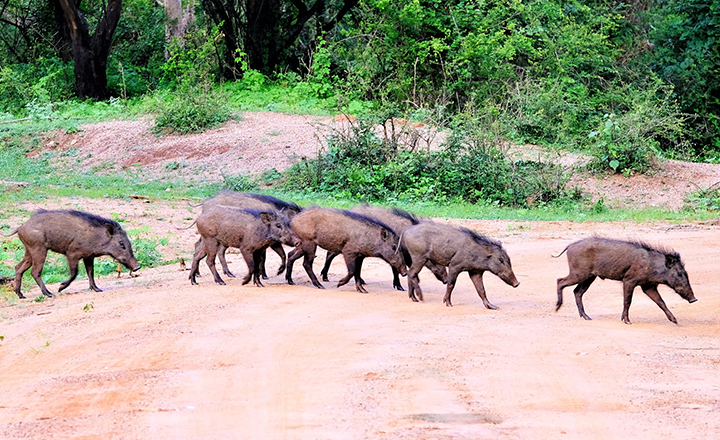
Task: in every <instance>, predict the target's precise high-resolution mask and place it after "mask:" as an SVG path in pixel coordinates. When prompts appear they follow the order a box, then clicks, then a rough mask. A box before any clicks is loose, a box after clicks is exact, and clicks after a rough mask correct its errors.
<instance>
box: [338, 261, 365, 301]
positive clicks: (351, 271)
mask: <svg viewBox="0 0 720 440" xmlns="http://www.w3.org/2000/svg"><path fill="white" fill-rule="evenodd" d="M343 257H345V265H346V266H347V271H348V273H347V275H345V276H344V277H343V278H342V279H341V280H340V281H338V285H337V286H338V287H341V286H344V285H345V284H347V283H348V281H350V278H353V277H355V290H357V291H358V292H360V293H367V290H365V288H364V287H363V286H362V282H360V269H361V268H362V261H363V257H361V256H359V255H357V254H355V253H344V254H343Z"/></svg>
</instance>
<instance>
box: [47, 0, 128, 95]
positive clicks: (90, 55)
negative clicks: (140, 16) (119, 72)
mask: <svg viewBox="0 0 720 440" xmlns="http://www.w3.org/2000/svg"><path fill="white" fill-rule="evenodd" d="M58 1H59V2H60V6H61V7H62V10H63V13H64V16H65V21H66V22H67V25H68V29H69V30H70V39H71V41H72V50H73V62H74V70H75V93H77V95H78V97H80V99H87V98H94V99H106V98H108V96H109V93H108V89H107V59H108V55H110V45H111V43H112V35H113V33H114V32H115V29H116V28H117V24H118V21H119V20H120V13H121V11H122V0H108V2H107V4H106V5H105V6H106V8H105V14H104V15H103V17H102V18H101V19H100V21H99V22H98V24H97V27H96V28H95V33H94V34H93V35H92V37H91V36H90V31H89V26H88V23H87V20H85V17H83V15H82V13H81V12H80V11H79V10H78V5H77V4H76V3H75V1H74V0H58ZM78 3H79V2H78Z"/></svg>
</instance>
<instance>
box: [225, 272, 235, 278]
mask: <svg viewBox="0 0 720 440" xmlns="http://www.w3.org/2000/svg"><path fill="white" fill-rule="evenodd" d="M225 275H227V276H229V277H230V278H235V274H234V273H232V272H225Z"/></svg>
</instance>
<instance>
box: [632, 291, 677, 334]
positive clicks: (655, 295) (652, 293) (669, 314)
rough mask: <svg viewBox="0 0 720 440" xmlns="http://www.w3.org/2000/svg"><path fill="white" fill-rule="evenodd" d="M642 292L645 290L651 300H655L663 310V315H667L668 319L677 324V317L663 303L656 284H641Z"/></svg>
mask: <svg viewBox="0 0 720 440" xmlns="http://www.w3.org/2000/svg"><path fill="white" fill-rule="evenodd" d="M641 287H642V290H643V292H645V295H647V296H649V297H650V299H651V300H653V301H655V304H657V305H658V307H660V309H662V311H663V312H665V316H667V319H669V320H670V322H672V323H673V324H677V319H675V316H673V314H672V312H670V310H668V308H667V306H666V305H665V301H663V299H662V298H661V297H660V293H659V292H658V291H657V285H649V286H641Z"/></svg>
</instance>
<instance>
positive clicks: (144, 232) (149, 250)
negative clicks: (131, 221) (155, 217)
mask: <svg viewBox="0 0 720 440" xmlns="http://www.w3.org/2000/svg"><path fill="white" fill-rule="evenodd" d="M149 232H150V227H149V226H143V227H140V228H138V229H129V230H128V231H127V234H128V237H130V240H131V241H132V246H133V250H134V252H135V258H136V259H137V262H138V264H139V265H140V267H145V268H148V267H155V266H159V265H160V264H162V254H161V253H160V251H158V249H157V248H158V246H167V244H168V239H167V238H165V237H155V236H149V237H148V233H149ZM115 267H116V266H115V265H113V269H114V268H115Z"/></svg>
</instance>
